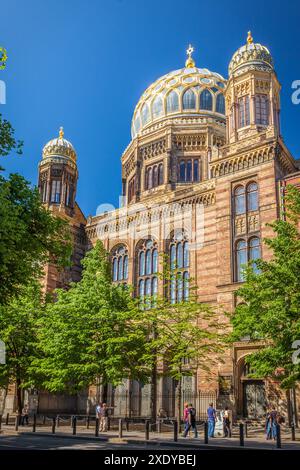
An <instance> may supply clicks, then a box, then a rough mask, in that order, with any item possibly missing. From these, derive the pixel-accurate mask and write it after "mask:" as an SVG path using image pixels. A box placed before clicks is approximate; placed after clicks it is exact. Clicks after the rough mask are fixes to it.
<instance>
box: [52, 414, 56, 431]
mask: <svg viewBox="0 0 300 470" xmlns="http://www.w3.org/2000/svg"><path fill="white" fill-rule="evenodd" d="M55 425H56V419H55V417H54V418H52V434H55Z"/></svg>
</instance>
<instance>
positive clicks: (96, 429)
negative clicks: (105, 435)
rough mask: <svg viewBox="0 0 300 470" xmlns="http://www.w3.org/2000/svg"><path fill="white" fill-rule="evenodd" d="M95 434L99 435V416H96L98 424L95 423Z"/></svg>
mask: <svg viewBox="0 0 300 470" xmlns="http://www.w3.org/2000/svg"><path fill="white" fill-rule="evenodd" d="M95 436H96V437H98V436H99V418H96V424H95Z"/></svg>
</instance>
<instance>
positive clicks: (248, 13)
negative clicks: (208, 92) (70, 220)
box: [0, 0, 300, 215]
mask: <svg viewBox="0 0 300 470" xmlns="http://www.w3.org/2000/svg"><path fill="white" fill-rule="evenodd" d="M0 11H1V20H2V21H1V29H0V45H1V46H4V47H5V48H6V49H7V53H8V61H7V67H6V69H5V70H4V71H0V79H2V80H4V81H5V83H6V87H7V104H6V105H0V112H1V113H2V114H3V115H4V117H6V118H8V119H9V120H10V121H11V122H12V124H13V125H14V127H15V128H16V133H17V136H18V137H19V138H21V139H24V141H25V146H24V154H23V156H21V157H17V156H12V157H8V158H3V159H2V160H1V162H0V163H1V165H2V166H4V167H5V168H6V170H7V171H9V172H11V171H19V172H20V173H22V174H23V175H24V176H25V177H26V178H27V179H28V180H30V181H31V182H32V183H33V184H35V183H36V181H37V164H38V161H39V159H40V157H41V151H42V147H43V146H44V144H45V143H46V142H47V141H48V140H50V139H52V138H54V137H56V136H57V135H58V129H59V126H61V125H63V126H64V129H65V137H66V138H67V139H68V140H70V141H71V142H72V143H73V144H74V146H75V148H76V151H77V154H78V167H79V186H78V193H77V201H78V203H79V205H80V206H81V208H82V209H83V211H84V213H85V214H86V215H88V214H94V213H95V212H96V208H97V206H98V205H99V204H101V203H112V204H114V205H115V206H117V204H118V197H119V194H120V192H121V165H120V157H121V154H122V152H123V151H124V149H125V148H126V147H127V145H128V143H129V142H130V123H131V117H132V113H133V110H134V107H135V105H136V103H137V101H138V99H139V97H140V95H141V94H142V92H143V91H144V89H145V88H146V87H147V86H148V85H150V84H151V83H152V82H153V81H154V80H156V79H157V78H158V77H160V76H161V75H164V74H165V73H167V72H169V71H171V70H175V69H178V68H181V67H183V65H184V62H185V50H186V47H187V45H188V43H190V42H191V43H192V44H193V45H194V47H195V53H194V57H195V60H196V65H197V66H199V67H207V68H209V69H210V70H212V71H215V72H219V73H221V74H222V75H223V76H225V77H227V66H228V62H229V61H230V58H231V56H232V54H233V53H234V52H235V50H236V49H237V48H238V47H239V46H241V45H242V44H244V43H245V41H246V36H247V31H248V30H249V29H251V31H252V33H253V37H254V40H255V41H256V42H260V43H261V44H264V45H266V46H267V47H268V48H269V49H270V50H271V53H272V55H273V58H274V61H275V67H276V71H277V74H278V77H279V80H280V82H281V84H282V87H283V88H282V101H281V105H282V132H283V136H284V139H285V142H286V144H287V146H288V147H289V149H290V150H291V151H292V153H293V154H294V156H295V157H297V158H299V157H300V137H299V124H300V105H298V106H296V105H293V104H292V102H291V94H292V89H291V84H292V82H293V81H294V80H297V79H298V80H300V60H299V59H300V32H299V24H300V2H299V0H288V1H286V2H283V1H282V0H281V1H278V0H272V1H270V0H267V1H264V2H263V1H261V0H260V1H255V0H250V1H247V2H240V1H231V0H228V1H226V0H224V1H219V0H214V1H209V0H207V1H202V0H189V1H185V2H184V1H182V0H181V1H177V0H152V1H146V0H85V1H84V0H60V1H58V0H1V2H0Z"/></svg>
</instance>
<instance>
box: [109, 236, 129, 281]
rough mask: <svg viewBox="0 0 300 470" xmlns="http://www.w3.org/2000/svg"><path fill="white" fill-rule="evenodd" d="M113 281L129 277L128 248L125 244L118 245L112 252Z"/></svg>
mask: <svg viewBox="0 0 300 470" xmlns="http://www.w3.org/2000/svg"><path fill="white" fill-rule="evenodd" d="M111 259H112V278H113V281H114V282H116V281H126V280H127V279H128V250H127V248H126V246H125V245H118V246H117V247H116V248H114V249H113V250H112V252H111Z"/></svg>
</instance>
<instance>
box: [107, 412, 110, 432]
mask: <svg viewBox="0 0 300 470" xmlns="http://www.w3.org/2000/svg"><path fill="white" fill-rule="evenodd" d="M107 430H108V431H110V416H108V418H107Z"/></svg>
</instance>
